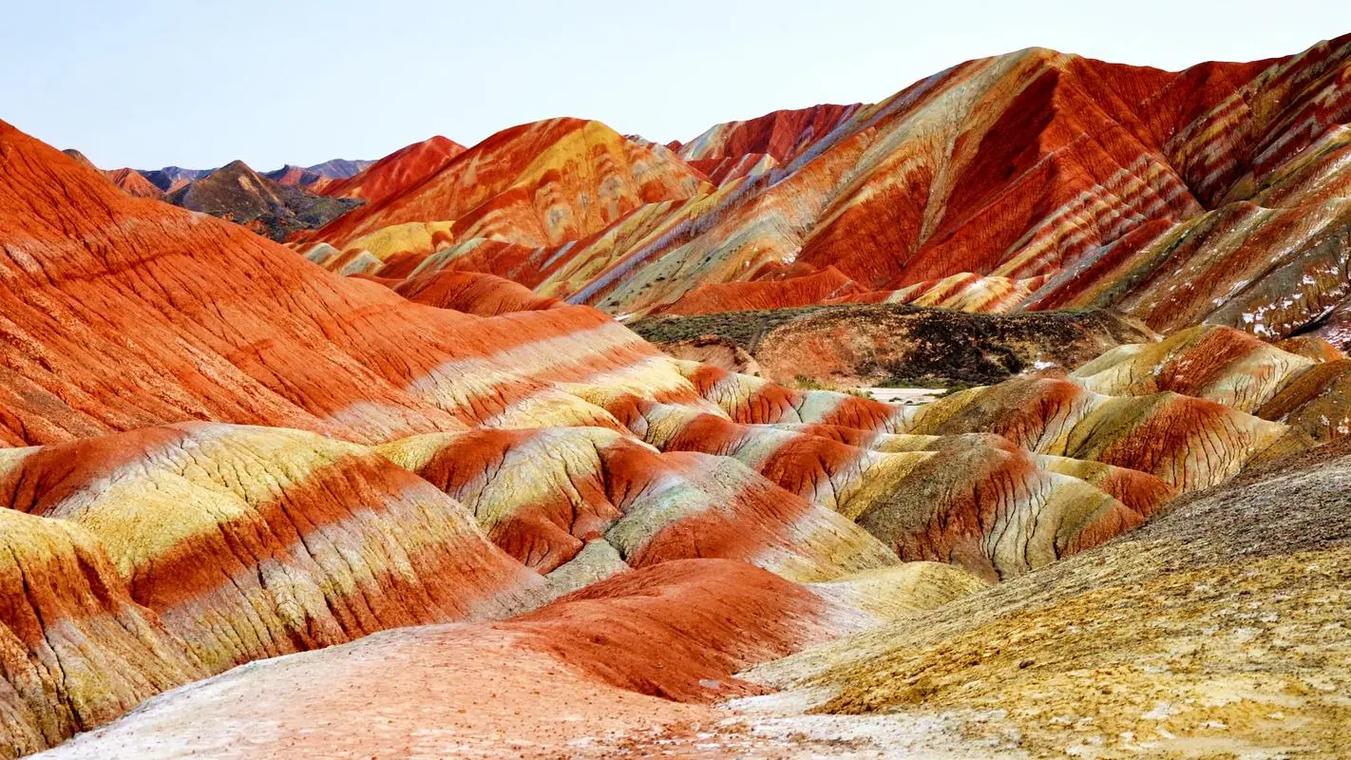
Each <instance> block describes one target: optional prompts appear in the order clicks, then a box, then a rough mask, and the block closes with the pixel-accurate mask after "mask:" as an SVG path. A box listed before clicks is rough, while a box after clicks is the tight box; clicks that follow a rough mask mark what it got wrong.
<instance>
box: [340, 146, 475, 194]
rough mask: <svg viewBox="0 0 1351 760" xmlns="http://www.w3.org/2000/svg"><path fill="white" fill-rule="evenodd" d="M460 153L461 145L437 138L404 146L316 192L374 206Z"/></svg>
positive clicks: (419, 182) (438, 169)
mask: <svg viewBox="0 0 1351 760" xmlns="http://www.w3.org/2000/svg"><path fill="white" fill-rule="evenodd" d="M463 152H464V146H463V145H460V144H459V143H457V142H455V141H454V140H450V139H447V138H445V137H442V136H440V135H437V136H435V137H432V138H430V139H427V140H423V141H422V142H418V143H413V144H412V145H407V146H404V147H403V148H400V149H399V150H396V151H394V152H393V153H391V154H389V155H388V156H385V157H384V158H382V159H380V160H379V161H375V162H373V163H371V164H370V165H369V166H365V167H363V168H362V169H361V171H360V172H357V173H355V174H352V175H349V176H347V177H344V178H339V179H337V180H336V181H334V182H331V183H328V184H326V185H324V186H323V188H322V189H320V190H319V192H320V193H322V194H323V195H327V196H328V197H330V198H353V199H356V200H360V201H365V202H366V203H368V204H372V205H374V204H378V203H381V202H383V201H384V200H385V199H387V198H389V197H390V196H392V195H396V194H398V193H401V192H403V191H405V190H407V189H409V188H412V187H416V186H417V185H419V184H421V183H422V182H423V181H424V180H426V179H427V178H428V177H431V176H433V175H435V174H437V173H438V172H440V171H441V170H442V169H444V168H446V164H448V163H450V162H451V160H453V159H454V158H455V157H456V156H458V155H460V154H461V153H463Z"/></svg>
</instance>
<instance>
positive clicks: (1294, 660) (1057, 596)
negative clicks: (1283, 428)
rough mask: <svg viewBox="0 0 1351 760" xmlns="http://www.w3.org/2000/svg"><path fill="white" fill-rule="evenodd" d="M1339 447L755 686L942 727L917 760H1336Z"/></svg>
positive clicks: (1346, 536) (1348, 652)
mask: <svg viewBox="0 0 1351 760" xmlns="http://www.w3.org/2000/svg"><path fill="white" fill-rule="evenodd" d="M1334 446H1337V447H1339V448H1331V449H1325V450H1323V451H1320V452H1318V453H1316V454H1313V455H1309V456H1307V457H1305V458H1304V459H1302V460H1296V461H1294V462H1287V463H1284V464H1283V465H1282V466H1281V467H1279V468H1277V469H1274V470H1270V471H1267V472H1264V473H1261V474H1257V475H1253V476H1251V477H1245V478H1243V479H1241V480H1239V481H1235V482H1234V483H1231V484H1228V485H1225V486H1221V487H1220V488H1218V489H1215V490H1212V491H1208V492H1206V493H1204V494H1198V495H1197V496H1196V497H1194V498H1191V499H1188V500H1186V501H1185V502H1183V503H1181V504H1180V505H1178V506H1176V507H1174V508H1173V509H1171V510H1170V511H1169V512H1168V514H1167V515H1164V516H1162V517H1160V518H1158V519H1157V520H1156V521H1155V522H1154V523H1153V524H1151V525H1148V526H1146V527H1144V528H1142V529H1141V530H1139V531H1136V532H1134V533H1132V534H1130V535H1129V536H1126V537H1125V538H1122V539H1118V540H1117V541H1114V542H1112V543H1110V544H1108V545H1106V546H1101V547H1098V548H1096V549H1094V550H1092V551H1089V552H1086V553H1084V554H1081V555H1079V556H1077V557H1074V558H1071V559H1068V560H1066V561H1063V562H1060V563H1057V564H1056V565H1053V566H1051V567H1050V568H1047V569H1046V570H1043V571H1041V572H1039V573H1038V574H1036V575H1035V576H1031V577H1028V578H1025V579H1021V580H1015V581H1012V582H1009V583H1006V584H1002V585H1000V586H998V587H996V588H992V589H990V590H988V591H984V592H981V593H978V594H976V595H973V596H970V597H967V598H966V599H963V600H959V601H957V602H955V603H953V604H951V605H949V606H946V607H944V608H941V609H940V610H937V611H935V612H932V613H929V614H927V615H922V616H920V617H918V618H914V619H910V620H905V621H901V622H899V623H896V624H893V625H890V626H886V627H883V628H881V629H878V630H876V631H872V632H868V633H864V634H860V635H858V636H855V637H849V638H845V639H842V640H841V641H839V642H836V643H832V644H829V645H826V646H825V647H822V648H818V649H813V650H808V651H807V652H804V653H803V654H801V655H798V656H795V657H792V658H789V659H787V660H784V661H781V662H779V663H775V664H772V665H769V666H765V667H762V668H758V669H756V670H754V671H752V673H751V674H750V675H749V677H750V678H752V679H753V680H758V681H761V682H763V683H766V684H768V685H775V686H786V687H789V688H790V689H793V690H800V691H796V693H794V692H793V691H790V692H789V693H788V694H785V695H782V696H776V697H773V698H770V699H771V700H773V701H778V700H783V701H784V702H788V703H793V704H797V705H802V704H806V705H815V706H816V707H815V710H816V711H818V712H828V713H850V714H861V713H873V712H886V713H893V714H896V717H897V718H900V719H905V720H907V721H908V722H910V723H912V724H913V723H915V722H917V721H918V722H927V721H931V720H935V719H937V718H938V716H939V715H942V716H947V718H948V719H950V720H952V723H951V724H950V725H949V726H948V728H949V730H948V731H945V732H943V734H942V735H939V736H933V737H930V738H929V741H926V742H924V743H923V746H921V747H916V748H915V751H930V752H933V751H939V750H942V751H951V750H952V748H953V747H954V746H957V747H961V746H966V747H967V748H968V751H970V752H973V753H976V754H980V755H985V756H989V755H995V754H1003V753H1007V754H1009V755H1010V756H1013V755H1015V754H1021V753H1031V754H1033V755H1059V754H1072V755H1073V754H1099V753H1101V754H1108V755H1115V754H1146V755H1171V754H1178V755H1186V754H1192V753H1197V752H1199V753H1201V754H1214V755H1224V754H1243V753H1257V754H1273V755H1293V756H1298V755H1309V756H1335V755H1337V754H1338V753H1339V752H1340V748H1341V747H1343V746H1345V743H1346V740H1347V738H1348V733H1347V725H1348V721H1351V711H1349V710H1348V706H1347V704H1346V701H1345V700H1344V699H1343V698H1342V695H1344V694H1345V693H1346V692H1347V689H1348V688H1351V683H1348V681H1347V674H1348V673H1351V669H1348V663H1349V662H1351V647H1348V640H1347V636H1346V633H1345V630H1344V627H1343V618H1344V612H1345V610H1346V609H1347V605H1348V604H1351V597H1349V592H1348V589H1351V576H1348V571H1349V570H1351V504H1348V503H1347V494H1348V493H1351V490H1349V489H1348V487H1349V486H1351V458H1348V456H1347V450H1346V447H1345V446H1344V445H1341V444H1334ZM746 706H747V707H751V706H752V705H750V704H748V705H746ZM757 707H759V708H765V707H773V704H772V702H771V703H769V704H766V703H764V702H762V703H761V704H759V705H757ZM966 742H970V744H965V743H966Z"/></svg>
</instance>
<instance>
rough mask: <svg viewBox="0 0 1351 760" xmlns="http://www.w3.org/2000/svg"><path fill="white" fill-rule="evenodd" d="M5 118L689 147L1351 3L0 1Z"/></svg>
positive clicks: (135, 144)
mask: <svg viewBox="0 0 1351 760" xmlns="http://www.w3.org/2000/svg"><path fill="white" fill-rule="evenodd" d="M0 20H3V24H0V119H4V120H6V121H9V122H11V123H13V124H15V125H16V126H18V127H19V128H21V129H23V130H25V131H28V132H30V133H32V134H34V135H36V136H38V137H39V138H41V139H43V140H45V141H47V142H49V143H52V144H54V145H56V146H57V147H60V148H65V147H76V148H79V149H80V150H82V151H84V152H85V153H86V154H87V155H88V156H89V157H90V158H91V159H93V160H94V161H95V162H96V163H98V164H100V165H101V166H105V167H118V166H124V165H131V166H136V167H140V168H154V167H159V166H162V165H165V164H179V165H183V166H190V167H207V166H216V165H220V164H223V163H225V162H227V161H229V160H231V159H234V158H243V159H244V160H245V161H247V162H248V163H250V164H251V165H253V166H255V167H257V168H259V169H270V168H275V167H276V166H279V165H281V164H282V163H285V162H291V163H299V164H310V163H316V162H318V161H322V160H325V159H328V158H333V157H343V158H378V157H379V156H382V155H384V154H386V153H388V152H390V151H392V150H394V149H396V148H398V147H400V146H402V145H404V144H406V143H409V142H412V141H414V140H420V139H423V138H425V137H428V136H430V135H432V134H437V133H440V134H444V135H446V136H448V137H451V138H452V139H455V140H458V141H460V142H463V143H465V144H473V143H474V142H477V141H478V140H481V139H482V138H484V137H486V136H487V135H489V134H491V133H492V132H495V131H497V130H498V129H502V128H504V127H508V126H511V125H513V124H518V123H521V122H526V121H533V120H536V119H541V118H546V117H550V116H562V115H570V116H583V117H587V118H593V119H600V120H601V121H604V122H606V123H608V124H610V125H611V126H613V127H614V128H615V129H618V130H620V131H621V132H636V133H640V134H643V135H645V136H647V137H649V138H652V139H656V140H661V141H666V140H670V139H672V138H680V139H688V138H691V137H693V136H695V135H696V134H698V133H699V132H701V131H703V129H705V128H706V127H708V126H709V125H711V124H713V123H716V122H718V121H725V120H728V119H734V118H744V117H750V116H756V115H759V114H761V113H764V112H766V111H771V110H774V109H776V108H790V107H800V106H806V105H811V104H813V103H820V102H853V101H859V100H862V101H875V100H878V99H880V98H883V97H885V96H887V95H889V94H890V93H892V92H895V91H896V90H899V89H901V88H902V87H904V86H906V85H907V84H909V83H911V82H913V81H915V80H916V79H919V78H921V77H923V76H926V75H928V74H931V73H933V72H935V71H938V70H940V69H943V68H946V67H947V66H950V65H952V64H955V63H958V62H960V61H963V60H965V59H968V58H975V57H980V56H985V55H992V54H995V53H1001V52H1008V51H1010V50H1016V49H1019V48H1023V47H1029V46H1033V45H1039V46H1043V47H1051V48H1055V49H1058V50H1062V51H1066V52H1076V53H1082V54H1085V55H1090V56H1093V57H1095V58H1103V59H1106V60H1112V61H1120V62H1125V63H1135V64H1147V65H1153V66H1159V67H1162V68H1169V69H1176V68H1181V67H1183V66H1186V65H1188V64H1191V63H1194V62H1197V61H1200V60H1206V59H1216V60H1247V59H1253V58H1260V57H1268V56H1274V55H1280V54H1286V53H1294V52H1297V51H1299V50H1302V49H1304V48H1306V47H1308V46H1309V45H1311V44H1313V43H1314V42H1316V41H1318V40H1320V39H1324V38H1328V37H1333V36H1337V35H1339V34H1342V33H1345V32H1348V31H1351V2H1348V0H1323V1H1321V2H1316V1H1308V2H1304V1H1301V0H1276V1H1273V0H1261V1H1260V2H1249V1H1248V0H1229V1H1228V2H1213V3H1200V2H1183V1H1182V0H1171V1H1169V2H1158V1H1156V0H1117V1H1115V2H1111V3H1094V2H1088V1H1087V0H1079V1H1078V2H1038V3H1017V2H1011V1H1009V2H972V1H970V0H966V1H961V0H928V1H926V2H922V3H903V2H883V1H882V0H874V1H871V2H867V1H862V0H860V1H858V2H849V1H847V0H834V1H832V2H826V1H825V0H820V1H817V2H790V1H788V0H778V1H773V2H771V1H769V0H757V1H754V2H751V1H747V2H736V1H735V0H721V1H719V2H704V1H703V0H697V1H687V2H660V1H659V0H627V1H626V2H600V1H597V2H575V3H566V2H555V3H549V2H512V1H511V0H491V1H485V2H473V3H455V2H430V1H429V0H399V1H390V2H361V3H357V2H317V1H313V0H291V1H286V0H272V1H271V2H261V1H256V0H232V1H231V2H199V1H196V0H176V1H175V2H161V1H159V0H145V1H142V2H134V1H133V0H118V1H109V0H102V1H89V2H76V1H74V0H47V1H46V2H24V3H15V2H13V0H3V3H2V4H0Z"/></svg>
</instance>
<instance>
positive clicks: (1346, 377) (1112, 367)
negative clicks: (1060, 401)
mask: <svg viewBox="0 0 1351 760" xmlns="http://www.w3.org/2000/svg"><path fill="white" fill-rule="evenodd" d="M1318 344H1321V345H1318ZM1289 347H1290V348H1296V349H1300V348H1301V345H1290V346H1289ZM1302 347H1303V350H1304V353H1292V352H1289V351H1286V350H1283V349H1281V348H1278V347H1277V346H1273V345H1272V344H1270V343H1266V342H1264V341H1262V340H1259V339H1257V338H1254V337H1252V336H1251V335H1249V334H1247V333H1244V332H1241V331H1238V330H1235V329H1232V328H1228V327H1210V326H1198V327H1193V328H1189V329H1187V330H1182V331H1179V332H1177V333H1175V334H1173V335H1171V336H1169V337H1168V338H1167V339H1166V340H1164V341H1161V342H1159V343H1153V344H1140V345H1126V346H1122V347H1120V348H1118V349H1116V350H1114V351H1110V352H1107V353H1105V354H1103V355H1102V356H1101V357H1099V358H1097V359H1095V360H1094V361H1092V362H1090V363H1088V364H1086V365H1084V366H1082V367H1080V368H1079V369H1077V370H1075V372H1074V375H1075V377H1076V378H1079V380H1080V382H1081V383H1082V384H1083V385H1084V387H1086V388H1089V389H1090V390H1094V391H1098V392H1100V393H1107V394H1112V395H1146V394H1150V393H1156V392H1159V391H1171V392H1175V393H1180V394H1183V395H1186V396H1195V397H1198V398H1205V399H1211V400H1213V401H1219V402H1220V403H1222V404H1224V405H1226V406H1228V407H1231V408H1233V409H1236V410H1238V411H1241V412H1247V413H1249V414H1255V415H1257V416H1259V417H1262V418H1265V419H1269V420H1277V421H1280V422H1285V423H1287V424H1289V425H1291V426H1293V427H1295V428H1298V429H1299V430H1302V431H1303V432H1305V433H1307V434H1308V435H1310V436H1312V437H1313V438H1314V439H1315V440H1318V441H1328V440H1332V439H1334V438H1340V437H1342V436H1344V435H1347V434H1348V433H1351V361H1348V360H1347V358H1346V356H1345V355H1343V354H1342V353H1341V352H1339V351H1337V350H1336V349H1334V348H1332V347H1331V346H1329V345H1328V344H1327V343H1325V342H1322V341H1318V343H1317V344H1315V343H1304V344H1302Z"/></svg>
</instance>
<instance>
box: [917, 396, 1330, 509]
mask: <svg viewBox="0 0 1351 760" xmlns="http://www.w3.org/2000/svg"><path fill="white" fill-rule="evenodd" d="M900 427H901V429H903V430H905V431H907V432H911V433H922V434H938V435H950V434H954V433H969V432H993V433H997V434H999V435H1001V436H1004V437H1005V438H1008V439H1009V440H1010V441H1012V442H1013V443H1015V444H1017V445H1018V446H1021V447H1024V448H1026V449H1028V450H1030V451H1034V452H1038V453H1042V454H1051V455H1055V456H1064V457H1071V458H1074V459H1081V460H1092V461H1097V462H1102V463H1104V464H1111V465H1116V466H1119V467H1125V468H1129V469H1132V470H1137V471H1139V472H1145V473H1149V474H1152V475H1155V476H1157V477H1158V478H1160V479H1162V480H1163V481H1164V482H1165V483H1168V484H1169V485H1170V486H1172V487H1174V488H1178V489H1180V490H1184V491H1185V490H1193V489H1199V488H1206V487H1208V486H1213V485H1216V484H1217V483H1221V482H1223V481H1225V480H1228V479H1229V478H1230V477H1232V476H1234V475H1235V474H1237V473H1238V472H1239V470H1241V469H1243V467H1245V466H1247V465H1248V464H1249V463H1251V462H1260V461H1265V460H1270V459H1272V458H1275V457H1279V456H1281V455H1284V454H1289V453H1293V452H1296V451H1299V450H1301V449H1303V448H1306V447H1307V446H1308V445H1310V444H1311V443H1312V441H1311V440H1310V439H1309V437H1308V436H1307V435H1305V434H1302V433H1300V432H1299V431H1297V430H1294V429H1291V428H1289V427H1288V426H1286V425H1283V424H1281V423H1276V422H1269V421H1267V420H1263V419H1261V418H1258V417H1254V416H1252V415H1250V414H1245V413H1243V412H1240V411H1237V410H1235V409H1232V408H1230V407H1227V406H1225V405H1223V404H1220V403H1218V402H1215V401H1208V400H1205V399H1199V398H1193V397H1190V396H1183V395H1179V394H1177V393H1173V392H1169V391H1164V392H1159V393H1152V394H1149V395H1144V396H1105V395H1102V394H1098V393H1094V392H1093V391H1091V390H1088V389H1086V388H1085V387H1084V386H1083V385H1080V384H1079V383H1076V382H1074V381H1072V380H1069V379H1065V378H1060V377H1027V378H1015V379H1013V380H1008V381H1005V382H1003V383H1000V384H999V385H993V386H987V387H981V388H973V389H971V390H966V391H962V392H960V393H957V394H954V395H952V396H948V397H945V398H943V399H940V400H938V401H936V402H934V403H932V404H929V405H926V406H923V407H919V408H915V409H913V410H908V412H907V420H906V421H905V422H904V423H903V424H902V425H901V426H900Z"/></svg>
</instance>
